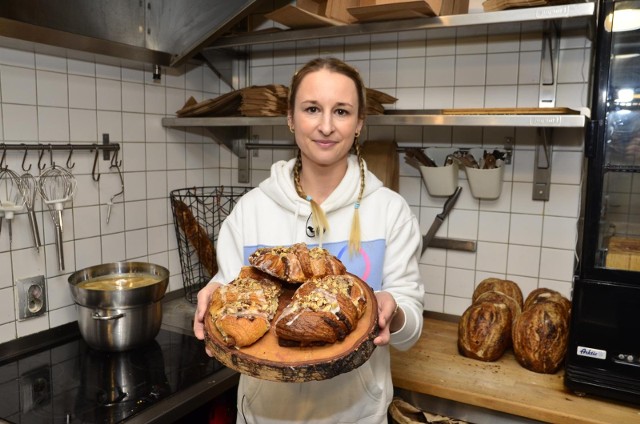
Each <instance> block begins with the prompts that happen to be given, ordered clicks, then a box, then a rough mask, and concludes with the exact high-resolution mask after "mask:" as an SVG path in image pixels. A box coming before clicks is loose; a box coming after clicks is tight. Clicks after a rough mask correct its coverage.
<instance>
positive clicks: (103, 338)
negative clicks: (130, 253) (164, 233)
mask: <svg viewBox="0 0 640 424" xmlns="http://www.w3.org/2000/svg"><path fill="white" fill-rule="evenodd" d="M135 277H147V278H153V279H155V280H157V281H156V282H154V283H153V284H149V285H144V286H139V287H136V286H134V287H133V288H121V289H112V290H105V289H95V288H94V289H91V288H86V287H83V284H82V283H84V282H87V281H90V280H96V279H99V280H103V279H107V280H111V281H114V282H116V281H120V280H123V281H126V279H127V278H135ZM68 281H69V287H70V289H71V295H72V297H73V300H74V301H75V302H76V305H77V310H78V325H79V328H80V334H81V335H82V337H83V338H84V339H85V341H86V342H87V344H88V345H89V346H91V347H92V348H94V349H97V350H105V351H124V350H129V349H133V348H135V347H139V346H142V345H143V344H145V343H148V342H149V341H150V340H152V339H153V338H155V336H156V335H157V334H158V331H159V330H160V325H161V324H162V302H161V301H162V298H163V297H164V294H165V292H166V290H167V286H168V284H169V270H167V269H166V268H164V267H162V266H159V265H154V264H150V263H146V262H114V263H108V264H102V265H95V266H92V267H89V268H85V269H82V270H79V271H76V272H74V273H73V274H71V275H70V276H69V279H68ZM121 287H126V286H121Z"/></svg>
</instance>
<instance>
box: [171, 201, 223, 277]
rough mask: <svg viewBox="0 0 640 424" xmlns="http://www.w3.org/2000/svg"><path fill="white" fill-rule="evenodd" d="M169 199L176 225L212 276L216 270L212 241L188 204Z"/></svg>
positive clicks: (216, 264) (216, 263)
mask: <svg viewBox="0 0 640 424" xmlns="http://www.w3.org/2000/svg"><path fill="white" fill-rule="evenodd" d="M171 201H172V203H173V207H174V210H175V217H176V221H177V223H178V226H179V227H180V229H181V230H182V232H183V233H184V235H185V236H186V237H187V240H189V243H190V244H191V246H192V247H193V248H194V249H195V251H196V253H197V255H198V259H199V260H200V264H201V265H202V266H203V267H204V268H205V269H206V270H207V272H208V273H209V277H213V276H214V275H216V273H217V272H218V262H217V260H216V249H215V247H214V246H213V242H212V241H211V239H210V238H209V236H208V235H207V232H206V231H205V229H204V228H202V226H201V225H200V224H199V223H198V220H197V219H196V217H195V216H193V213H192V212H191V209H190V208H189V206H187V205H186V204H185V203H184V202H183V201H181V200H177V199H172V200H171Z"/></svg>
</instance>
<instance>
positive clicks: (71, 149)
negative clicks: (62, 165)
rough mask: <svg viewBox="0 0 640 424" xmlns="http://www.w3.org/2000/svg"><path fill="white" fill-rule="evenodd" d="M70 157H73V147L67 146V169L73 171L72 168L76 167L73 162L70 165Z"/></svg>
mask: <svg viewBox="0 0 640 424" xmlns="http://www.w3.org/2000/svg"><path fill="white" fill-rule="evenodd" d="M71 156H73V145H71V144H69V157H68V158H67V169H73V167H74V166H76V163H75V162H73V163H70V162H71Z"/></svg>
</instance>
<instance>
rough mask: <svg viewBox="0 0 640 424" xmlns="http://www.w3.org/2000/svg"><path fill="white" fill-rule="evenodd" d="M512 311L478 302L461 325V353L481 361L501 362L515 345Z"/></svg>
mask: <svg viewBox="0 0 640 424" xmlns="http://www.w3.org/2000/svg"><path fill="white" fill-rule="evenodd" d="M511 323H512V319H511V311H510V310H509V308H508V307H507V305H506V304H505V303H502V302H488V301H487V302H478V303H474V304H473V305H471V306H470V307H469V308H467V310H466V311H465V312H464V313H463V314H462V317H461V318H460V322H459V323H458V350H459V352H460V353H461V354H462V355H464V356H467V357H469V358H473V359H478V360H480V361H495V360H497V359H499V358H500V357H501V356H502V354H503V353H504V351H505V350H506V349H507V348H508V347H509V346H510V344H511V325H512V324H511Z"/></svg>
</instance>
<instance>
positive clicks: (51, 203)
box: [38, 164, 77, 271]
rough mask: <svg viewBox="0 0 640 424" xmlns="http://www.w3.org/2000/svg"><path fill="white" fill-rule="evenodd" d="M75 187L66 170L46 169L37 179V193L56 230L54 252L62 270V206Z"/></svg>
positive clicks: (57, 167) (72, 178)
mask: <svg viewBox="0 0 640 424" xmlns="http://www.w3.org/2000/svg"><path fill="white" fill-rule="evenodd" d="M76 187H77V181H76V178H75V177H74V176H73V174H72V173H71V172H69V171H68V170H67V169H65V168H62V167H59V166H55V164H54V165H53V166H52V167H51V168H47V169H46V170H44V171H43V172H42V174H40V177H39V178H38V192H39V193H40V196H41V197H42V200H43V201H44V203H45V204H46V205H47V208H48V209H49V212H50V214H51V219H52V220H53V224H54V226H55V228H56V235H55V240H56V250H57V252H58V267H59V269H60V270H61V271H62V270H64V252H63V248H62V233H63V231H64V227H63V225H62V211H63V209H64V204H65V203H66V202H68V201H70V200H71V199H72V198H73V196H74V194H75V192H76Z"/></svg>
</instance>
